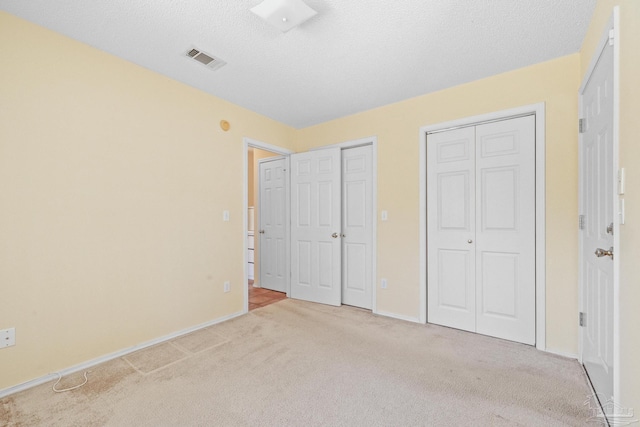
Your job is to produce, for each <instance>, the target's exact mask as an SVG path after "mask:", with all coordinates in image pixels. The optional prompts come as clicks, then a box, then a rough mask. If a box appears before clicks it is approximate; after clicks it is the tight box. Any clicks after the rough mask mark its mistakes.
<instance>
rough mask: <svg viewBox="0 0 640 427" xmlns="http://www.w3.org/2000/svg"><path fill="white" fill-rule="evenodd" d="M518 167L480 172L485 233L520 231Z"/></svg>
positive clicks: (483, 228)
mask: <svg viewBox="0 0 640 427" xmlns="http://www.w3.org/2000/svg"><path fill="white" fill-rule="evenodd" d="M518 173H519V169H518V167H517V166H508V167H502V168H486V169H482V170H481V171H480V174H481V180H480V182H481V189H480V194H482V221H481V223H482V226H481V228H480V230H482V231H483V232H486V231H493V230H500V231H506V230H511V231H517V229H518V223H517V221H518V218H519V216H520V215H519V213H518V208H519V204H518V196H519V193H520V188H518Z"/></svg>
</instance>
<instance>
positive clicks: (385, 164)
mask: <svg viewBox="0 0 640 427" xmlns="http://www.w3.org/2000/svg"><path fill="white" fill-rule="evenodd" d="M579 67H580V57H579V55H578V54H575V55H571V56H567V57H563V58H560V59H557V60H554V61H549V62H545V63H542V64H537V65H534V66H531V67H527V68H523V69H520V70H516V71H513V72H509V73H505V74H500V75H497V76H493V77H490V78H487V79H483V80H479V81H476V82H473V83H469V84H465V85H461V86H457V87H454V88H451V89H447V90H443V91H441V92H437V93H433V94H429V95H424V96H421V97H418V98H414V99H410V100H407V101H403V102H399V103H396V104H392V105H388V106H385V107H382V108H378V109H375V110H371V111H367V112H364V113H361V114H357V115H354V116H350V117H345V118H342V119H338V120H334V121H331V122H328V123H324V124H321V125H318V126H314V127H310V128H307V129H303V130H301V131H298V132H297V133H296V135H295V140H296V148H297V150H298V151H302V150H306V149H308V148H311V147H315V146H321V145H326V144H332V143H336V142H341V141H347V140H351V139H358V138H362V137H364V136H368V135H376V136H377V137H378V209H379V210H387V211H388V212H389V220H388V221H386V222H379V223H378V280H377V281H376V283H377V285H376V286H379V282H380V278H381V277H384V278H387V279H388V288H387V289H380V288H378V291H377V298H378V300H377V304H378V309H379V310H381V311H384V312H390V313H394V314H400V315H403V316H408V317H412V318H417V317H418V315H419V283H418V282H419V272H420V268H419V265H420V264H419V262H420V260H419V259H418V246H419V236H418V229H419V193H418V185H419V176H418V174H419V171H418V168H419V159H418V157H419V156H418V150H419V144H418V142H419V129H420V127H421V126H424V125H429V124H436V123H441V122H445V121H449V120H454V119H459V118H464V117H469V116H474V115H479V114H484V113H489V112H493V111H499V110H504V109H508V108H513V107H518V106H522V105H528V104H534V103H538V102H545V104H546V178H547V182H548V185H547V194H546V203H547V206H546V208H547V209H546V219H547V247H546V251H547V287H546V290H547V297H546V312H547V331H546V332H547V347H548V349H549V350H551V351H555V352H560V353H567V354H576V353H577V346H578V344H577V342H578V340H577V324H576V318H577V315H578V314H577V313H578V286H577V245H576V242H577V238H578V237H577V215H578V205H577V174H578V173H577V138H578V136H577V129H576V120H577V115H578V111H577V91H578V87H579V84H578V83H579V78H578V75H579Z"/></svg>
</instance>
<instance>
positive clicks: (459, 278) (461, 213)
mask: <svg viewBox="0 0 640 427" xmlns="http://www.w3.org/2000/svg"><path fill="white" fill-rule="evenodd" d="M474 136H475V131H474V128H473V127H469V128H463V129H457V130H452V131H448V132H442V133H436V134H432V135H429V137H428V139H427V164H428V167H427V216H428V226H427V257H428V312H427V314H428V321H429V322H431V323H437V324H440V325H444V326H451V327H454V328H458V329H464V330H467V331H475V323H476V308H475V306H476V296H475V266H476V262H475V243H474V239H475V218H474V216H475V211H476V209H475V144H474Z"/></svg>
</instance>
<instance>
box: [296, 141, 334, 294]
mask: <svg viewBox="0 0 640 427" xmlns="http://www.w3.org/2000/svg"><path fill="white" fill-rule="evenodd" d="M340 157H341V156H340V149H339V148H330V149H324V150H317V151H310V152H306V153H300V154H293V155H291V158H290V162H291V297H292V298H296V299H302V300H307V301H313V302H319V303H323V304H330V305H336V306H339V305H340V304H341V293H342V292H341V290H342V285H341V273H342V268H341V256H342V254H341V246H342V244H341V238H340V236H341V234H342V229H341V200H340V184H341V174H340V163H341V162H340Z"/></svg>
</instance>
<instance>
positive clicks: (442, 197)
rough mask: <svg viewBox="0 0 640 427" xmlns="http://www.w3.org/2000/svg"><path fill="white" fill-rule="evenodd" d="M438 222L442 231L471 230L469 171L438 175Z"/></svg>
mask: <svg viewBox="0 0 640 427" xmlns="http://www.w3.org/2000/svg"><path fill="white" fill-rule="evenodd" d="M437 179H438V184H437V188H438V191H439V194H438V198H437V203H438V222H439V229H440V230H466V231H469V230H470V224H471V221H470V216H471V212H470V209H469V204H470V203H471V193H470V185H469V171H468V170H466V171H455V172H448V173H442V174H438V178H437Z"/></svg>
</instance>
